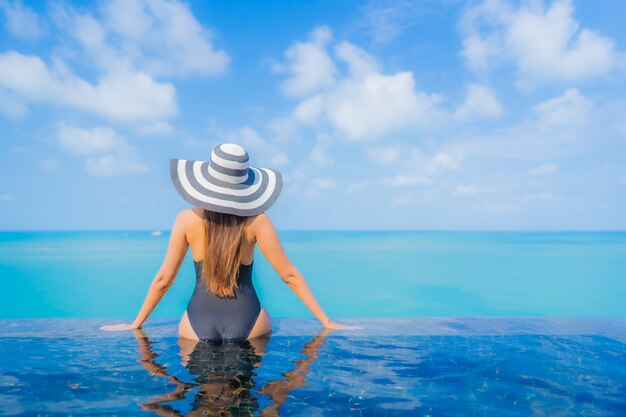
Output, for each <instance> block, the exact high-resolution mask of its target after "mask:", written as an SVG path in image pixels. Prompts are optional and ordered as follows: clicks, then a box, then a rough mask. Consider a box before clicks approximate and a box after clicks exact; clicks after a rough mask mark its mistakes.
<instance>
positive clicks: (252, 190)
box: [178, 161, 261, 196]
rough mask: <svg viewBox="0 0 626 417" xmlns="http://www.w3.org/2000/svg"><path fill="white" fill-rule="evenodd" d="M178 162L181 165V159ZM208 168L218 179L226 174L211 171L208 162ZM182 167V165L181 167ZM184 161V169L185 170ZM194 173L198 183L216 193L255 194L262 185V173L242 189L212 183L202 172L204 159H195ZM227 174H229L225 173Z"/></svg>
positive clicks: (210, 173)
mask: <svg viewBox="0 0 626 417" xmlns="http://www.w3.org/2000/svg"><path fill="white" fill-rule="evenodd" d="M178 164H179V165H180V161H179V162H178ZM207 168H208V170H209V175H212V176H214V177H215V178H217V179H220V180H221V178H220V177H219V175H224V174H220V173H219V172H217V171H215V170H213V172H211V167H210V166H209V165H208V164H207ZM179 169H180V167H179ZM184 169H185V168H184V162H183V170H184ZM250 169H252V170H255V168H250ZM193 174H194V177H195V178H196V181H198V183H199V184H200V185H201V186H203V187H205V188H207V189H209V190H213V191H215V192H216V193H222V194H232V195H237V196H247V195H251V194H254V193H255V192H256V190H258V189H259V187H260V186H261V175H260V174H259V175H257V176H256V177H255V184H253V185H252V186H250V187H248V188H244V189H241V190H235V189H232V188H224V187H220V186H219V185H215V184H212V183H210V182H209V181H207V180H206V178H205V177H204V175H203V174H202V161H194V162H193ZM225 176H227V175H225Z"/></svg>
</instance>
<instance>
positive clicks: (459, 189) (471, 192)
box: [454, 184, 502, 197]
mask: <svg viewBox="0 0 626 417" xmlns="http://www.w3.org/2000/svg"><path fill="white" fill-rule="evenodd" d="M499 191H502V187H498V186H478V185H472V184H457V186H456V187H455V188H454V194H456V195H460V196H462V197H477V196H480V195H484V194H491V193H495V192H499Z"/></svg>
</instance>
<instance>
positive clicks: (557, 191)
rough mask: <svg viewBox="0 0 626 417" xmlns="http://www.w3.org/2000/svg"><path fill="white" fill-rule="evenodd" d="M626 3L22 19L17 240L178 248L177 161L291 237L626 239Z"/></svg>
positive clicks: (12, 111) (495, 0) (106, 6)
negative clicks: (173, 232)
mask: <svg viewBox="0 0 626 417" xmlns="http://www.w3.org/2000/svg"><path fill="white" fill-rule="evenodd" d="M625 15H626V2H623V1H621V0H604V1H598V2H595V1H594V2H589V1H570V0H555V1H541V0H529V1H507V0H484V1H470V2H467V1H456V0H446V1H434V0H433V1H427V0H421V1H405V0H390V1H386V0H385V1H383V0H381V1H354V0H342V1H298V2H285V1H273V0H266V1H262V2H261V1H252V0H250V1H196V2H181V1H174V0H153V1H147V0H145V1H144V0H113V1H101V2H93V1H85V2H70V1H65V2H64V1H60V2H59V1H54V2H53V1H48V2H46V1H41V2H39V1H37V2H35V1H32V2H26V1H17V0H0V25H1V27H0V135H1V137H0V167H1V168H0V169H1V171H0V172H1V175H0V230H161V229H163V230H169V229H170V228H171V225H172V223H173V221H174V219H175V217H176V215H177V213H178V212H179V211H181V210H184V209H186V208H189V207H190V206H189V204H187V203H186V202H185V201H183V200H182V198H181V197H180V196H179V195H178V193H177V192H176V190H175V189H174V187H173V185H172V183H171V180H170V177H169V160H170V158H182V159H192V160H208V159H209V158H210V154H211V150H212V149H213V147H214V146H216V145H218V144H220V143H236V144H239V145H241V146H243V147H244V148H245V149H246V150H247V151H248V153H249V155H250V164H251V165H252V166H257V167H268V168H273V169H276V170H278V171H280V172H281V174H282V176H283V179H284V187H283V191H282V194H281V196H280V197H279V199H278V201H277V202H276V203H275V204H274V206H273V207H271V208H270V209H269V210H268V214H269V215H270V217H271V218H272V219H273V222H274V224H275V225H276V227H277V228H278V229H279V230H363V229H366V230H626V215H624V213H626V95H625V93H626V27H625V26H624V25H623V24H622V19H623V16H625Z"/></svg>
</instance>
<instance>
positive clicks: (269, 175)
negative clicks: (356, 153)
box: [102, 144, 350, 340]
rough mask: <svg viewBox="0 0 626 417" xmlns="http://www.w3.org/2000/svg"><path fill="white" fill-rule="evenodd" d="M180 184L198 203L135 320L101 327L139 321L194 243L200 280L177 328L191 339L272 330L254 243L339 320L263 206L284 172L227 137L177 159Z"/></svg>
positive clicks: (313, 305)
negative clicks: (200, 156)
mask: <svg viewBox="0 0 626 417" xmlns="http://www.w3.org/2000/svg"><path fill="white" fill-rule="evenodd" d="M170 174H171V177H172V181H173V183H174V186H175V187H176V190H177V191H178V192H179V194H180V195H181V196H182V197H183V198H184V199H185V200H186V201H187V202H189V203H191V204H194V205H195V206H196V207H194V208H191V209H188V210H183V211H182V212H180V214H179V215H178V216H177V218H176V221H175V223H174V226H173V227H172V233H171V236H170V241H169V246H168V250H167V254H166V256H165V260H164V261H163V265H162V266H161V269H160V270H159V271H158V272H157V274H156V276H155V278H154V281H153V282H152V285H151V286H150V290H149V291H148V295H147V296H146V299H145V301H144V303H143V306H142V307H141V309H140V311H139V314H138V315H137V317H136V319H135V321H134V322H133V323H131V324H121V325H113V326H103V327H102V329H104V330H126V329H136V328H139V327H141V325H142V323H143V322H144V321H145V320H146V319H147V318H148V316H149V315H150V313H151V312H152V311H153V310H154V308H155V307H156V305H157V304H158V303H159V301H160V300H161V298H162V297H163V296H164V295H165V293H166V292H167V291H168V290H169V288H170V287H171V286H172V284H173V283H174V280H175V278H176V276H177V274H178V270H179V268H180V265H181V263H182V261H183V259H184V257H185V254H186V252H187V249H188V248H189V247H191V252H192V256H193V259H194V267H195V269H196V287H195V290H194V292H193V294H192V296H191V299H190V300H189V303H188V304H187V309H186V311H185V314H183V317H182V319H181V321H180V324H179V327H178V331H179V335H180V336H181V337H184V338H188V339H192V340H224V339H228V340H235V339H237V340H240V339H253V338H255V337H258V336H261V335H264V334H267V333H269V332H270V331H271V328H272V326H271V319H270V316H269V314H268V313H267V311H266V310H265V309H264V308H263V307H262V306H261V303H260V302H259V299H258V297H257V294H256V291H255V289H254V286H253V284H252V280H251V273H252V262H253V255H254V247H255V244H257V243H258V244H259V248H260V249H261V252H262V253H263V255H264V256H265V257H266V258H267V259H268V261H269V262H270V264H271V265H272V266H273V267H274V269H275V270H276V272H277V273H278V274H279V275H280V277H281V278H282V279H283V280H284V281H285V283H286V284H287V285H288V286H289V287H290V288H291V289H292V290H293V291H294V292H295V294H296V295H297V296H298V297H299V298H300V300H302V302H303V303H304V304H305V305H306V306H307V307H308V308H309V309H310V310H311V312H312V313H313V314H314V315H315V317H317V319H318V320H319V321H320V322H321V323H322V325H323V326H324V327H327V328H331V329H340V328H342V329H347V328H350V327H349V326H343V325H340V324H337V323H334V322H333V321H332V320H330V319H329V318H328V316H327V315H326V314H325V313H324V311H323V310H322V308H321V307H320V306H319V304H318V303H317V301H316V299H315V297H314V296H313V293H312V292H311V290H310V289H309V286H308V285H307V282H306V281H305V279H304V277H303V276H302V274H300V272H299V271H298V270H297V269H296V267H295V266H294V265H293V264H292V263H291V261H290V260H289V258H288V257H287V255H286V254H285V251H284V250H283V248H282V245H281V243H280V240H279V239H278V236H277V234H276V231H275V229H274V226H273V225H272V222H271V220H270V218H269V216H268V215H267V214H265V210H267V209H268V208H269V207H270V206H271V205H272V204H273V203H274V202H275V201H276V199H277V198H278V195H279V194H280V191H281V188H282V180H281V175H280V173H278V172H277V171H274V170H271V169H267V168H254V167H249V166H248V154H247V152H246V151H245V150H244V149H243V148H242V147H240V146H238V145H234V144H222V145H218V146H216V147H215V148H214V149H213V152H212V153H211V159H210V160H209V161H189V160H184V159H172V160H171V161H170Z"/></svg>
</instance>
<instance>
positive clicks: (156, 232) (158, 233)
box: [150, 230, 163, 236]
mask: <svg viewBox="0 0 626 417" xmlns="http://www.w3.org/2000/svg"><path fill="white" fill-rule="evenodd" d="M162 234H163V232H161V231H160V230H155V231H154V232H152V233H150V236H161V235H162Z"/></svg>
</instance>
